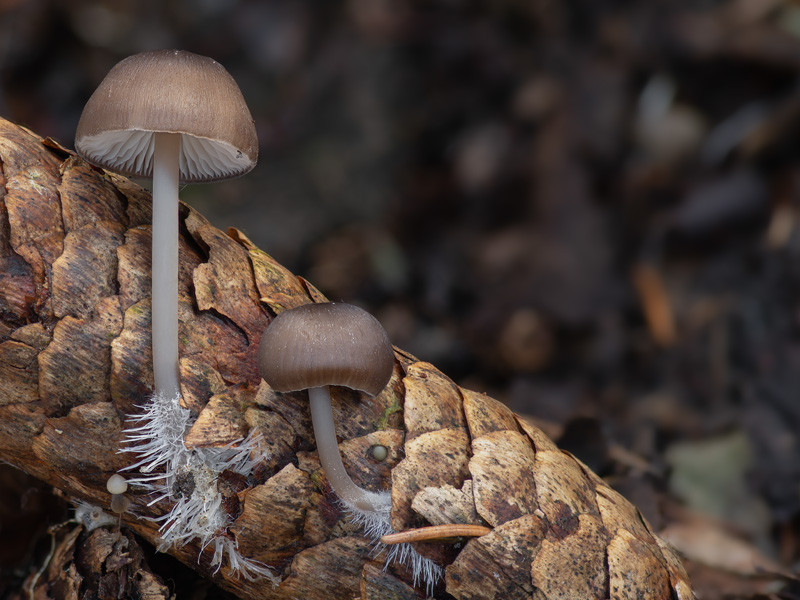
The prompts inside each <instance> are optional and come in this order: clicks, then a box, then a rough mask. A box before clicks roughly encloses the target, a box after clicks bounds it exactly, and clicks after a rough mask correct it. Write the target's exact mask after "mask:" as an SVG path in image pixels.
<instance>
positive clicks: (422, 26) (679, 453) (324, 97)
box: [0, 0, 800, 600]
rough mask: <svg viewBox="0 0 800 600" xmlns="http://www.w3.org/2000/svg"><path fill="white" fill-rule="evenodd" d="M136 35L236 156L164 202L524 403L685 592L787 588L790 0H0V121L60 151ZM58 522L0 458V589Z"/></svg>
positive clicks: (799, 59) (792, 285)
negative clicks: (242, 239) (195, 82)
mask: <svg viewBox="0 0 800 600" xmlns="http://www.w3.org/2000/svg"><path fill="white" fill-rule="evenodd" d="M163 47H177V48H182V49H186V50H190V51H193V52H197V53H200V54H205V55H208V56H212V57H213V58H215V59H217V60H218V61H219V62H221V63H222V64H223V65H225V66H226V68H227V69H228V70H229V71H230V72H231V74H232V75H233V76H234V78H235V79H236V80H237V81H238V82H239V84H240V85H241V87H242V90H243V93H244V96H245V98H246V99H247V101H248V104H249V105H250V107H251V110H252V112H253V116H254V118H255V120H256V124H257V127H258V131H259V137H260V142H261V157H260V162H259V165H258V167H257V168H256V170H255V171H253V173H251V174H250V175H248V176H246V177H243V178H241V179H239V180H235V181H233V182H230V183H224V184H216V185H206V186H192V187H187V188H186V189H184V190H183V192H182V198H183V199H184V201H186V202H188V203H189V204H192V205H193V206H195V207H196V208H198V209H199V210H200V211H201V212H203V213H204V214H205V215H206V216H207V217H208V218H210V219H211V221H212V222H213V223H214V224H215V225H217V226H218V227H221V228H223V229H225V228H226V227H228V226H236V227H238V228H240V229H242V230H243V231H244V232H245V233H246V234H247V235H248V236H249V237H250V238H251V239H253V240H254V241H255V242H256V243H257V244H258V245H259V246H260V247H261V248H263V249H264V250H266V251H267V252H269V253H270V254H272V255H273V256H275V257H276V258H277V259H278V260H279V261H281V262H282V263H284V264H285V265H286V266H288V267H289V268H290V269H292V270H293V271H295V272H296V273H298V274H301V275H303V276H304V277H306V278H307V279H309V280H310V281H312V282H313V283H314V284H315V285H316V286H317V287H318V288H319V289H321V290H322V291H323V292H324V293H325V294H326V295H327V296H328V297H330V298H332V299H337V300H339V299H341V300H346V301H350V302H354V303H357V304H360V305H362V306H364V307H366V308H368V309H369V310H370V311H372V312H373V313H374V314H375V315H376V316H378V318H379V319H380V320H381V321H382V322H383V323H384V325H385V326H386V328H387V329H388V330H389V332H390V335H391V337H392V340H393V341H394V343H395V344H397V345H398V346H400V347H402V348H404V349H406V350H408V351H410V352H412V353H414V354H416V355H417V356H419V357H420V358H422V359H425V360H428V361H431V362H433V363H435V364H436V365H437V366H438V367H439V368H441V369H442V370H443V371H444V372H446V373H448V374H449V375H450V376H451V377H453V378H454V379H455V380H456V381H457V382H458V383H460V384H461V385H464V386H465V387H469V388H472V389H476V390H478V391H486V392H488V393H489V394H490V395H493V396H494V397H496V398H498V399H500V400H503V401H504V402H506V403H507V404H508V405H509V406H510V407H511V408H512V409H514V410H515V411H517V412H519V413H521V414H523V415H526V416H528V417H530V418H531V419H534V420H535V421H536V423H537V424H538V425H539V426H540V427H542V428H543V429H544V430H545V431H547V432H548V433H550V434H551V435H552V437H554V439H556V440H557V441H558V442H559V444H560V445H561V446H562V447H563V448H565V449H568V450H570V451H572V452H573V453H575V454H576V455H578V456H579V457H580V458H581V459H582V460H583V461H585V462H586V463H588V464H589V465H590V466H591V467H592V468H593V469H595V470H596V471H597V472H598V473H599V474H600V475H601V476H603V477H605V478H607V479H608V480H609V481H610V482H611V483H612V484H613V485H614V486H615V487H616V488H617V489H619V490H620V491H621V492H623V493H624V494H625V495H627V496H628V497H629V499H631V500H632V501H633V502H634V503H636V504H637V505H638V506H639V507H640V508H641V510H642V511H643V512H644V514H645V515H646V516H647V517H648V519H649V520H650V521H651V522H652V523H653V524H654V525H655V527H656V528H657V529H660V530H661V531H662V532H663V535H664V537H666V538H667V539H669V540H670V541H671V542H672V543H673V544H675V545H676V546H677V547H678V549H679V550H680V551H681V552H683V553H684V555H685V556H686V558H687V559H688V567H689V571H690V575H691V576H692V578H693V583H694V585H695V587H696V589H697V591H698V592H699V593H700V594H701V596H702V598H703V599H704V600H710V599H717V598H765V597H766V598H787V599H788V598H800V585H798V583H797V581H796V578H794V577H793V576H792V573H794V574H795V575H797V574H798V572H800V229H799V228H798V224H800V4H799V3H797V2H792V1H789V0H728V1H719V0H717V1H711V0H578V1H575V2H556V1H553V0H498V1H484V2H466V1H465V0H440V1H438V2H437V1H427V2H411V1H410V0H348V1H347V2H341V3H338V2H333V3H322V2H318V1H314V0H276V1H271V2H259V1H255V0H197V1H194V2H189V1H188V0H183V1H179V0H174V1H169V2H156V1H140V0H117V1H111V0H106V1H103V0H94V1H90V0H75V1H71V2H56V1H55V0H49V1H48V0H27V1H25V0H0V114H2V115H3V116H4V117H7V118H9V119H12V120H14V121H17V122H19V123H22V124H24V125H26V126H28V127H30V128H31V129H33V130H34V131H35V132H36V133H38V134H40V135H44V136H52V137H54V138H56V139H58V140H60V141H61V142H62V143H64V144H65V145H67V146H70V147H71V146H72V145H73V141H72V140H73V135H74V130H75V125H76V124H77V120H78V117H79V115H80V111H81V109H82V106H83V104H84V102H85V101H86V99H87V98H88V96H89V95H90V94H91V92H92V91H93V89H94V88H95V86H96V85H97V84H98V83H99V81H100V80H101V79H102V78H103V77H104V75H105V74H106V73H107V71H108V70H109V69H110V68H111V67H112V66H113V65H114V64H115V63H116V62H118V61H119V60H120V59H122V58H124V57H125V56H127V55H129V54H133V53H135V52H140V51H143V50H148V49H153V48H163ZM65 514H66V513H65V511H64V504H63V503H62V502H61V501H59V500H58V499H57V498H55V497H54V496H53V495H52V494H51V491H50V490H48V489H46V488H44V487H42V486H41V485H37V484H35V483H34V482H30V481H27V480H25V479H23V478H21V477H20V476H19V474H18V473H15V472H14V471H11V470H4V471H0V530H1V531H2V533H3V536H2V538H0V540H2V541H0V565H2V567H3V570H2V571H1V572H0V596H3V595H4V594H7V593H10V591H11V590H12V589H14V586H18V585H19V583H20V581H21V580H22V579H23V578H24V577H25V576H26V575H27V574H29V573H30V572H31V571H32V570H35V569H36V568H37V565H38V564H39V562H37V561H41V560H42V558H43V555H44V552H45V551H46V547H47V546H48V545H49V542H48V539H47V536H46V534H43V531H44V527H45V525H40V526H39V527H37V526H36V524H37V523H41V522H42V518H44V519H46V520H47V521H48V522H50V523H54V522H58V521H59V520H62V519H64V518H65ZM184 576H185V577H187V578H189V579H191V574H185V575H184ZM173 580H176V581H177V576H173ZM175 585H176V586H177V585H179V584H178V583H176V584H175ZM182 585H189V584H187V583H184V584H182ZM192 585H202V584H200V583H196V582H195V583H194V584H192ZM178 589H181V588H180V587H179V588H178ZM184 589H185V588H184ZM208 593H209V594H212V592H208ZM218 596H222V594H221V593H218Z"/></svg>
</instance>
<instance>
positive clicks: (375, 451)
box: [372, 445, 389, 461]
mask: <svg viewBox="0 0 800 600" xmlns="http://www.w3.org/2000/svg"><path fill="white" fill-rule="evenodd" d="M388 457H389V449H388V448H387V447H386V446H380V445H378V446H373V447H372V458H374V459H375V460H378V461H384V460H386V459H387V458H388Z"/></svg>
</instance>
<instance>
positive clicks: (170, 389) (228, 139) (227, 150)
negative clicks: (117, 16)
mask: <svg viewBox="0 0 800 600" xmlns="http://www.w3.org/2000/svg"><path fill="white" fill-rule="evenodd" d="M75 149H76V150H77V152H78V154H79V155H80V156H81V157H82V158H84V159H85V160H87V161H89V162H91V163H93V164H95V165H99V166H101V167H105V168H107V169H110V170H112V171H117V172H120V173H123V174H126V175H137V176H140V177H152V178H153V253H152V255H153V256H152V265H153V276H152V277H153V278H152V297H153V307H152V311H153V312H152V319H153V324H152V331H153V379H154V391H155V394H156V395H160V394H161V395H165V396H167V397H177V396H178V395H179V393H180V386H179V383H180V382H179V378H178V184H179V182H181V183H192V182H205V181H217V180H220V179H226V178H229V177H236V176H238V175H242V174H244V173H247V172H248V171H250V170H251V169H252V168H253V167H254V166H255V164H256V159H257V157H258V139H257V137H256V131H255V125H254V123H253V118H252V116H250V111H249V110H248V109H247V105H246V104H245V101H244V98H243V97H242V93H241V91H240V90H239V87H238V86H237V85H236V82H235V81H234V80H233V77H231V76H230V74H229V73H228V72H227V71H226V70H225V68H224V67H223V66H222V65H220V64H219V63H218V62H216V61H215V60H213V59H211V58H208V57H205V56H199V55H197V54H192V53H191V52H183V51H180V50H157V51H154V52H143V53H141V54H136V55H134V56H130V57H128V58H126V59H125V60H123V61H121V62H119V63H118V64H117V65H116V66H115V67H114V68H113V69H111V71H110V72H109V73H108V75H107V76H106V78H105V79H104V80H103V81H102V82H101V83H100V85H99V86H98V88H97V90H95V92H94V94H92V96H91V98H89V101H88V102H87V103H86V106H85V107H84V109H83V113H82V114H81V118H80V121H79V123H78V128H77V131H76V133H75Z"/></svg>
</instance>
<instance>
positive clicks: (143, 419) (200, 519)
mask: <svg viewBox="0 0 800 600" xmlns="http://www.w3.org/2000/svg"><path fill="white" fill-rule="evenodd" d="M137 408H140V409H142V413H141V414H138V415H133V416H129V418H128V422H129V423H132V424H133V425H134V426H133V427H131V428H129V429H126V430H124V431H123V433H124V434H125V438H124V440H123V448H121V449H120V452H130V453H133V454H135V455H136V456H137V458H138V460H137V461H136V462H134V463H133V464H132V465H130V466H128V467H127V468H126V469H123V470H137V471H138V472H139V476H138V477H132V478H130V479H128V483H129V484H130V485H138V486H140V487H143V488H145V489H146V490H148V491H149V492H150V493H151V494H152V496H153V499H152V500H151V501H150V502H149V503H148V506H152V505H153V504H156V503H158V502H160V501H162V500H167V501H169V502H170V503H172V507H171V509H170V510H169V512H167V513H166V514H164V515H162V516H160V517H156V518H154V519H153V520H154V521H156V522H158V523H160V528H159V532H160V534H161V542H160V544H159V548H158V549H159V550H160V551H163V550H166V549H168V548H170V547H172V546H182V545H184V544H186V543H188V542H189V541H191V540H193V539H198V540H199V541H200V547H201V549H203V550H204V549H205V548H206V547H209V546H210V547H212V548H213V550H214V555H213V557H212V560H211V565H212V566H215V567H216V570H217V571H218V570H219V569H220V568H221V567H222V561H223V557H224V556H225V555H227V558H228V566H229V568H230V570H231V572H232V573H234V574H240V575H242V576H243V577H245V578H246V579H249V580H255V579H259V578H266V579H269V580H270V581H272V583H273V584H274V585H277V584H278V583H279V579H278V577H277V576H276V575H275V574H274V573H273V571H272V570H271V569H270V568H269V567H268V566H267V565H265V564H263V563H261V562H258V561H256V560H252V559H249V558H246V557H244V556H242V555H241V554H240V553H239V549H238V544H237V542H236V541H235V540H233V539H231V538H229V537H227V536H226V535H224V531H225V529H226V528H227V527H228V526H229V525H230V524H231V523H230V517H229V516H228V514H227V513H226V512H225V511H224V510H223V507H222V494H220V492H219V490H218V489H217V478H218V477H219V474H220V473H222V472H223V471H225V470H230V471H233V472H235V473H240V474H242V475H249V474H250V472H251V471H252V470H253V468H254V467H255V466H256V465H257V464H258V463H259V462H261V461H262V460H266V459H267V458H268V456H267V453H266V452H265V450H264V449H263V448H262V446H261V441H262V438H261V434H255V435H254V434H253V433H252V432H251V433H250V434H249V435H248V436H247V437H246V438H243V439H240V440H236V441H234V442H231V443H230V444H228V445H226V446H223V447H221V448H196V449H189V448H187V447H186V444H185V443H184V441H183V438H184V435H185V434H186V432H187V430H188V429H189V427H190V426H191V425H192V417H191V412H190V411H189V410H188V409H185V408H183V407H182V406H181V405H180V397H178V396H174V397H168V396H165V395H163V394H156V395H154V396H153V398H152V399H151V400H150V402H148V403H147V404H146V405H144V406H139V407H137ZM201 551H202V550H201Z"/></svg>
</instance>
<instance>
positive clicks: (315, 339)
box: [258, 302, 394, 512]
mask: <svg viewBox="0 0 800 600" xmlns="http://www.w3.org/2000/svg"><path fill="white" fill-rule="evenodd" d="M258 364H259V369H260V371H261V376H262V377H263V378H264V380H265V381H266V382H267V383H268V384H269V385H270V386H271V387H272V388H273V389H274V390H276V391H278V392H292V391H299V390H308V397H309V400H310V403H311V420H312V422H313V425H314V436H315V438H316V441H317V452H318V453H319V460H320V463H321V464H322V468H323V470H324V471H325V476H326V477H327V478H328V482H329V483H330V484H331V487H332V488H333V491H334V492H335V493H336V495H337V496H338V497H339V498H340V499H341V500H342V501H343V502H344V503H345V504H346V505H348V506H351V507H354V508H356V509H358V510H360V511H373V512H377V511H385V510H387V509H388V507H387V496H386V494H379V493H375V492H368V491H366V490H363V489H361V488H360V487H359V486H357V485H356V484H355V483H354V482H353V480H352V479H350V476H349V475H348V474H347V471H346V470H345V468H344V465H343V464H342V457H341V455H340V454H339V446H338V444H337V442H336V430H335V428H334V422H333V411H332V409H331V397H330V393H329V390H328V386H330V385H341V386H345V387H349V388H352V389H354V390H359V391H362V392H364V393H365V394H368V395H369V396H375V395H377V394H378V393H380V391H381V390H382V389H383V388H384V387H386V384H387V383H388V382H389V379H390V378H391V376H392V370H393V368H394V351H393V350H392V344H391V342H390V341H389V336H388V335H387V334H386V331H385V330H384V329H383V327H382V326H381V324H380V323H379V322H378V320H377V319H376V318H375V317H373V316H372V315H370V314H369V313H368V312H366V311H365V310H362V309H360V308H358V307H357V306H353V305H351V304H344V303H332V302H331V303H323V304H306V305H303V306H300V307H297V308H294V309H291V310H287V311H284V312H282V313H280V314H279V315H278V316H277V317H276V318H275V319H273V321H272V322H271V323H270V325H269V326H268V327H267V329H266V330H265V332H264V335H263V337H262V338H261V345H260V346H259V349H258ZM389 503H390V500H389Z"/></svg>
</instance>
